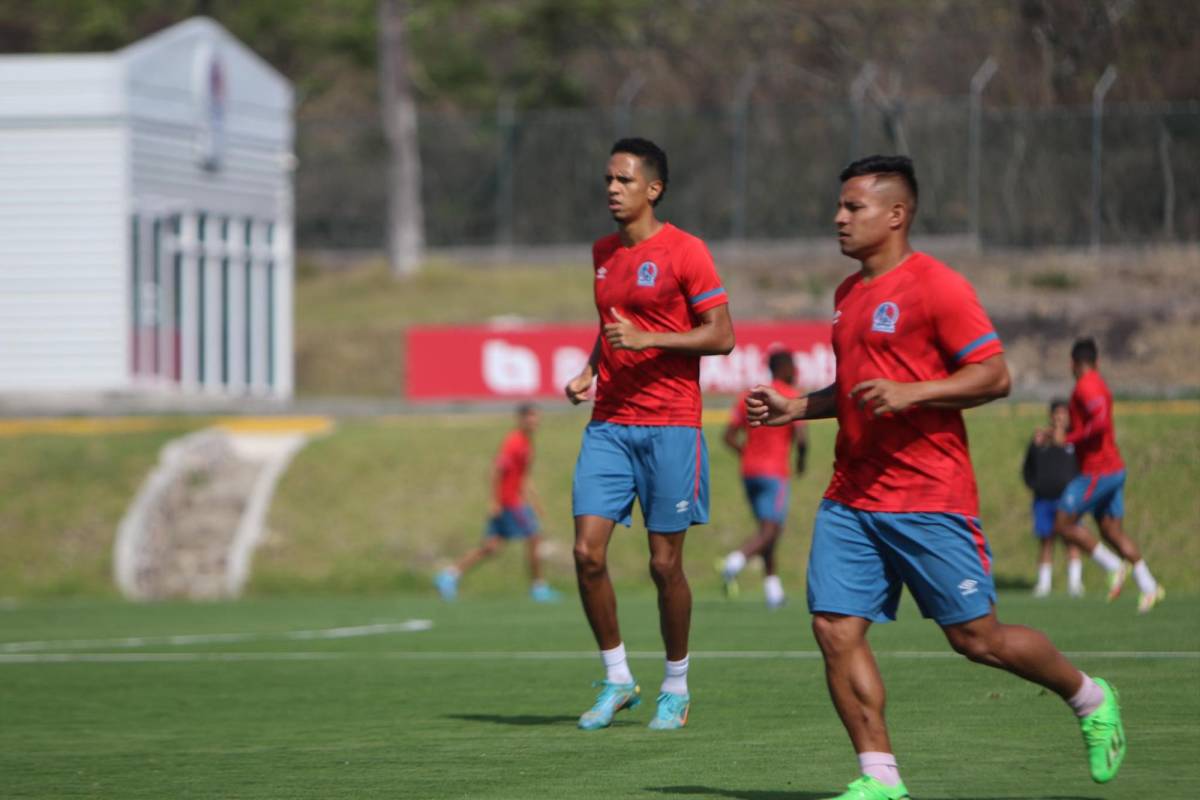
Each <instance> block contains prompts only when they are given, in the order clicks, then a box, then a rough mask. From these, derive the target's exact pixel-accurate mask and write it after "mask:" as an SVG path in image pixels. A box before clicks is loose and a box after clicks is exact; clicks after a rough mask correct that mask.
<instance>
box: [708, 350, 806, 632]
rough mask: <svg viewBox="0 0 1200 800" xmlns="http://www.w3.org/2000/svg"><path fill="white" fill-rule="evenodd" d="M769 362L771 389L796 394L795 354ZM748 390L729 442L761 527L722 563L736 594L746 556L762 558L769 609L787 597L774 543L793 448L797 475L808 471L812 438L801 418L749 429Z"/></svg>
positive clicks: (780, 353)
mask: <svg viewBox="0 0 1200 800" xmlns="http://www.w3.org/2000/svg"><path fill="white" fill-rule="evenodd" d="M767 366H768V368H770V370H771V379H772V380H771V386H772V388H774V389H775V390H776V391H777V392H779V393H780V394H782V395H783V396H785V397H795V396H796V388H795V383H796V365H795V363H794V362H793V361H792V354H791V353H790V352H788V351H786V350H777V351H775V352H773V353H771V355H770V357H769V358H768V359H767ZM746 394H748V393H743V394H742V395H741V396H740V397H738V399H737V400H736V401H735V402H734V404H733V408H732V409H731V410H730V412H729V425H728V426H727V427H726V428H725V444H727V445H729V447H730V448H732V449H733V451H734V452H736V453H737V454H738V460H739V462H740V464H741V473H742V484H743V486H744V487H745V489H746V500H747V502H749V503H750V511H751V512H752V513H753V514H754V518H755V519H756V520H757V521H758V530H757V531H756V532H755V534H754V536H751V537H750V538H749V539H747V540H746V541H745V543H744V544H742V546H741V547H739V548H738V549H737V550H734V551H733V552H731V553H730V554H729V555H727V556H726V557H725V559H724V560H723V561H722V562H721V563H720V570H721V580H722V581H723V582H724V585H725V594H726V596H729V597H733V596H735V595H736V594H737V592H738V584H737V576H738V573H740V572H741V571H742V568H743V567H745V566H746V560H747V559H749V558H754V557H755V556H762V560H763V573H764V577H763V596H764V597H765V599H766V601H767V608H779V607H780V606H782V605H783V604H784V602H786V596H785V595H784V592H783V583H782V582H781V581H780V579H779V573H778V571H777V569H776V564H775V545H776V543H777V542H778V541H779V536H780V534H782V533H783V523H784V521H785V520H786V519H787V513H788V493H789V492H788V489H789V480H788V479H789V477H790V476H791V474H792V447H793V446H795V450H796V461H795V464H796V474H797V475H800V474H802V473H803V472H804V457H805V454H806V453H807V451H808V439H807V438H806V436H805V432H804V422H802V421H799V420H797V421H796V422H794V423H793V424H792V425H789V426H786V427H781V428H774V427H763V426H761V425H760V426H758V427H754V428H751V427H749V426H748V425H747V424H746Z"/></svg>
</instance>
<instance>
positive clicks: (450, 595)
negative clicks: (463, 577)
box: [433, 569, 458, 603]
mask: <svg viewBox="0 0 1200 800" xmlns="http://www.w3.org/2000/svg"><path fill="white" fill-rule="evenodd" d="M433 585H434V587H435V588H436V589H437V590H438V594H440V595H441V596H442V599H443V600H445V601H446V602H447V603H449V602H451V601H453V600H454V598H456V597H458V576H457V575H455V574H454V573H453V572H451V571H450V570H448V569H444V570H442V571H441V572H439V573H438V574H437V575H435V576H434V577H433Z"/></svg>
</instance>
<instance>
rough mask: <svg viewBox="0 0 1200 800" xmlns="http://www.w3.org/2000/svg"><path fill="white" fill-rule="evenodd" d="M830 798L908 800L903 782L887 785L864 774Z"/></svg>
mask: <svg viewBox="0 0 1200 800" xmlns="http://www.w3.org/2000/svg"><path fill="white" fill-rule="evenodd" d="M829 800H908V789H906V788H904V784H903V783H897V784H896V785H895V786H887V785H885V784H884V783H883V782H882V781H880V780H878V779H877V778H872V777H871V776H870V775H863V776H862V777H861V778H859V779H858V780H856V781H854V782H853V783H851V784H850V785H849V786H847V787H846V791H845V792H843V793H842V794H839V795H838V796H837V797H831V798H829Z"/></svg>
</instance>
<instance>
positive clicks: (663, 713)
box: [647, 692, 692, 731]
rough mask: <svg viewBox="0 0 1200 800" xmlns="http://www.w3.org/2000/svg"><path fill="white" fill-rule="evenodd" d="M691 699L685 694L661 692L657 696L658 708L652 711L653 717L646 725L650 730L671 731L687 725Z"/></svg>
mask: <svg viewBox="0 0 1200 800" xmlns="http://www.w3.org/2000/svg"><path fill="white" fill-rule="evenodd" d="M691 700H692V698H691V697H690V696H689V695H686V694H668V693H667V692H663V693H662V694H660V695H659V696H658V709H657V710H656V711H655V712H654V719H652V720H650V724H649V725H648V726H647V727H648V728H650V730H652V731H673V730H678V729H679V728H682V727H683V726H684V725H687V718H688V708H689V707H690V706H691Z"/></svg>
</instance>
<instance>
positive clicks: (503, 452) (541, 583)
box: [433, 404, 559, 603]
mask: <svg viewBox="0 0 1200 800" xmlns="http://www.w3.org/2000/svg"><path fill="white" fill-rule="evenodd" d="M539 422H540V417H539V414H538V410H537V408H536V407H535V406H533V405H529V404H523V405H521V406H519V407H518V408H517V426H516V428H514V429H513V430H512V431H510V432H509V434H508V435H507V436H505V437H504V441H503V442H502V443H501V444H500V450H499V451H498V452H497V453H496V460H495V463H494V465H493V467H492V501H491V505H490V507H489V509H488V525H487V529H486V530H485V531H484V534H483V542H482V543H481V544H480V545H479V546H477V547H473V548H471V549H470V550H469V551H467V553H466V554H465V555H464V556H463V557H462V558H460V559H459V560H458V562H457V563H456V564H455V565H454V566H452V567H447V568H446V569H444V570H442V571H441V572H439V573H438V574H437V576H436V577H435V578H434V580H433V583H434V586H436V587H437V590H438V593H439V594H441V596H442V598H443V599H445V600H454V599H455V598H456V597H457V596H458V582H459V580H460V579H461V578H462V576H463V575H465V574H466V573H467V571H468V570H470V569H471V568H472V567H474V566H475V565H476V564H478V563H479V562H480V561H483V560H484V559H485V558H490V557H491V556H493V555H495V554H496V553H497V552H499V551H500V549H501V548H502V547H503V546H504V544H505V542H508V541H512V540H519V539H524V540H525V548H526V553H527V554H528V557H529V580H530V588H529V596H530V597H532V598H533V599H534V600H535V601H536V602H539V603H553V602H555V601H557V600H558V599H559V595H558V592H556V591H554V590H553V589H551V588H550V586H549V585H548V584H547V583H546V581H545V580H544V579H543V578H542V562H541V556H540V550H541V544H542V537H541V535H540V533H539V530H540V528H539V524H538V518H537V515H536V514H535V513H534V510H533V506H534V505H539V506H540V504H539V503H538V502H537V494H536V492H534V490H533V485H532V483H531V482H530V481H529V468H530V466H531V465H532V464H533V434H534V433H535V432H536V431H537V428H538V423H539ZM539 510H540V508H539Z"/></svg>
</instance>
